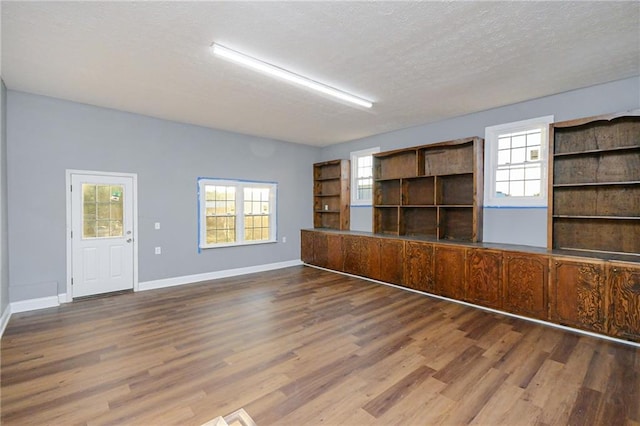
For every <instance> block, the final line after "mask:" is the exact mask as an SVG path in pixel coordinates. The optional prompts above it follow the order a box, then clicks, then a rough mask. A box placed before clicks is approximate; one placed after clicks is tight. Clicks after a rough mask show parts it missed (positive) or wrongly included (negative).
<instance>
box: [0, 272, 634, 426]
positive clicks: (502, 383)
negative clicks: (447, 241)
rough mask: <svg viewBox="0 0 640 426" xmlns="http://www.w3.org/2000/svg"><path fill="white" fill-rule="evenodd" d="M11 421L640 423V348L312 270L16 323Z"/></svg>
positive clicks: (9, 334)
mask: <svg viewBox="0 0 640 426" xmlns="http://www.w3.org/2000/svg"><path fill="white" fill-rule="evenodd" d="M1 345H2V349H1V356H2V360H1V365H0V367H1V380H2V385H1V392H2V393H1V396H0V407H1V409H2V416H1V421H2V424H3V425H7V426H8V425H29V424H38V425H40V424H51V425H76V424H77V425H104V424H131V425H165V424H166V425H174V424H175V425H201V424H202V423H205V422H207V421H209V420H210V419H212V418H214V417H216V416H219V415H225V414H228V413H230V412H232V411H235V410H237V409H239V408H244V409H245V410H246V411H247V413H249V415H250V416H251V417H252V418H253V419H254V420H255V422H256V424H257V425H259V426H266V425H276V424H277V425H319V424H325V425H430V424H446V425H456V424H484V425H561V424H575V425H600V424H602V425H605V424H606V425H624V424H627V425H640V349H636V348H633V347H630V346H626V345H621V344H617V343H610V342H606V341H603V340H598V339H595V338H591V337H585V336H579V335H576V334H572V333H569V332H564V331H561V330H557V329H552V328H548V327H545V326H541V325H537V324H532V323H529V322H525V321H521V320H517V319H512V318H507V317H503V316H500V315H497V314H492V313H487V312H484V311H481V310H477V309H474V308H469V307H465V306H461V305H458V304H454V303H449V302H445V301H440V300H436V299H432V298H429V297H427V296H424V295H419V294H414V293H411V292H406V291H403V290H399V289H396V288H392V287H388V286H384V285H380V284H375V283H372V282H368V281H364V280H360V279H356V278H351V277H345V276H342V275H338V274H334V273H331V272H327V271H322V270H318V269H314V268H310V267H303V266H300V267H293V268H287V269H281V270H278V271H271V272H267V273H260V274H252V275H246V276H242V277H235V278H230V279H222V280H217V281H212V282H206V283H199V284H193V285H188V286H181V287H174V288H168V289H162V290H154V291H147V292H140V293H130V294H121V295H117V296H112V297H105V298H97V299H90V300H83V301H79V302H74V303H71V304H66V305H63V306H61V307H58V308H52V309H47V310H42V311H36V312H30V313H23V314H16V315H14V316H13V317H12V318H11V321H10V322H9V325H8V327H7V329H6V331H5V334H4V337H3V338H2V341H1Z"/></svg>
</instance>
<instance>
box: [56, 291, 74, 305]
mask: <svg viewBox="0 0 640 426" xmlns="http://www.w3.org/2000/svg"><path fill="white" fill-rule="evenodd" d="M67 297H68V296H67V293H61V294H59V295H58V303H68V302H72V299H71V298H67Z"/></svg>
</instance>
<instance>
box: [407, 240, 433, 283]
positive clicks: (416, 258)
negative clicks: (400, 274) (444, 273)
mask: <svg viewBox="0 0 640 426" xmlns="http://www.w3.org/2000/svg"><path fill="white" fill-rule="evenodd" d="M404 257H405V262H404V267H405V269H404V283H405V285H406V286H407V287H409V288H413V289H415V290H421V291H427V292H430V293H433V244H429V243H422V242H418V241H407V242H406V243H405V245H404Z"/></svg>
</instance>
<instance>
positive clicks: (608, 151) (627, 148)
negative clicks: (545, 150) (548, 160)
mask: <svg viewBox="0 0 640 426" xmlns="http://www.w3.org/2000/svg"><path fill="white" fill-rule="evenodd" d="M636 150H640V145H631V146H622V147H618V148H608V149H589V150H586V151H574V152H562V153H559V154H554V156H555V157H556V158H558V157H573V156H581V155H607V154H617V153H619V152H620V151H636Z"/></svg>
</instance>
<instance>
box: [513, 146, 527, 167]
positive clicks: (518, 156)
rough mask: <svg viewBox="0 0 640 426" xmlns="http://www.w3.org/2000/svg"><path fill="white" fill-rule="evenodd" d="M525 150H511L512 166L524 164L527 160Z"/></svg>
mask: <svg viewBox="0 0 640 426" xmlns="http://www.w3.org/2000/svg"><path fill="white" fill-rule="evenodd" d="M525 151H526V149H525V148H517V149H512V150H511V164H520V163H524V160H525Z"/></svg>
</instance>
